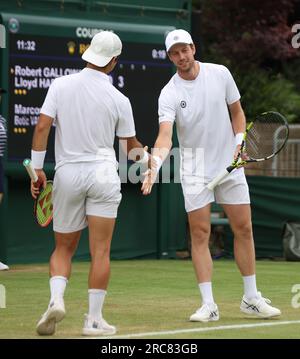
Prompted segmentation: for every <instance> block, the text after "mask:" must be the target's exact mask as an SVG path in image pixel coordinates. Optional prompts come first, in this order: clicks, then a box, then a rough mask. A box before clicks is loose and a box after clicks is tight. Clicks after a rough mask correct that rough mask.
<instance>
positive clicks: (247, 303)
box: [240, 292, 281, 318]
mask: <svg viewBox="0 0 300 359" xmlns="http://www.w3.org/2000/svg"><path fill="white" fill-rule="evenodd" d="M270 304H271V301H270V299H267V298H263V297H262V295H261V293H260V292H258V296H257V297H256V298H252V299H251V300H249V299H247V298H246V297H245V296H243V299H242V302H241V306H240V308H241V311H242V312H243V313H245V314H249V315H253V316H256V317H259V318H272V317H278V316H279V315H281V311H280V310H279V309H278V308H275V307H272V306H271V305H270Z"/></svg>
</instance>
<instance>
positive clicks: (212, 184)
mask: <svg viewBox="0 0 300 359" xmlns="http://www.w3.org/2000/svg"><path fill="white" fill-rule="evenodd" d="M229 173H230V172H228V170H227V169H225V170H224V171H222V172H220V173H219V174H218V175H217V177H215V178H214V179H213V180H212V181H211V182H209V183H208V185H207V188H208V189H209V190H211V191H212V190H213V189H214V188H215V187H216V186H217V185H218V184H219V183H220V182H221V181H222V180H223V179H224V178H225V177H227V176H228V175H229Z"/></svg>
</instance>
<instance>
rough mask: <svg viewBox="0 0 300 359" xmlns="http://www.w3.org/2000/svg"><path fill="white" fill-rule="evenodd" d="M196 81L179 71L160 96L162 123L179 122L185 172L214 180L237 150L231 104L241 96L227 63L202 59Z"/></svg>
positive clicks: (182, 162) (178, 129) (185, 173)
mask: <svg viewBox="0 0 300 359" xmlns="http://www.w3.org/2000/svg"><path fill="white" fill-rule="evenodd" d="M199 65H200V71H199V74H198V76H197V78H196V79H195V80H192V81H187V80H184V79H182V78H181V77H180V76H179V75H178V74H177V73H176V74H175V75H174V76H173V77H172V78H171V80H170V81H169V82H168V84H167V85H166V86H165V87H164V88H163V89H162V91H161V94H160V97H159V101H158V102H159V109H158V114H159V122H160V123H161V122H164V121H171V122H174V121H175V122H176V129H177V134H178V141H179V145H180V154H181V175H186V176H189V175H190V176H198V177H203V178H204V182H206V183H207V182H209V181H210V180H212V179H213V178H214V177H215V176H216V175H217V174H218V173H219V172H220V171H221V170H223V169H224V168H226V167H227V166H229V165H230V164H231V162H232V160H233V154H234V150H235V140H234V132H233V128H232V125H231V121H230V116H229V111H228V107H227V105H230V104H232V103H234V102H236V101H238V100H239V99H240V93H239V91H238V88H237V86H236V84H235V82H234V79H233V77H232V75H231V73H230V72H229V70H228V69H227V68H226V67H225V66H223V65H216V64H209V63H202V62H199Z"/></svg>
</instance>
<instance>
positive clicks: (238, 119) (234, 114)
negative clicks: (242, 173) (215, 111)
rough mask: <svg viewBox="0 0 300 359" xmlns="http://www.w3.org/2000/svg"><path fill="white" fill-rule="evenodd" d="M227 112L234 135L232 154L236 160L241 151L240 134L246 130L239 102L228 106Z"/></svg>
mask: <svg viewBox="0 0 300 359" xmlns="http://www.w3.org/2000/svg"><path fill="white" fill-rule="evenodd" d="M229 111H230V115H231V120H232V128H233V132H234V134H235V135H236V144H237V146H236V149H235V153H234V158H236V157H237V155H238V153H239V151H240V149H241V142H242V134H243V133H244V132H245V130H246V118H245V114H244V111H243V108H242V106H241V102H240V101H236V102H234V103H232V104H231V105H229Z"/></svg>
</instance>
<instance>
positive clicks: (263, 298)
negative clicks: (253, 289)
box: [258, 292, 271, 304]
mask: <svg viewBox="0 0 300 359" xmlns="http://www.w3.org/2000/svg"><path fill="white" fill-rule="evenodd" d="M258 299H259V300H263V301H264V302H266V303H267V304H271V300H270V299H269V298H265V297H263V296H262V295H261V292H258Z"/></svg>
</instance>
